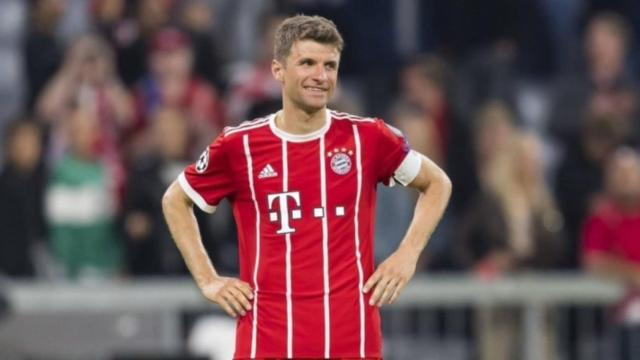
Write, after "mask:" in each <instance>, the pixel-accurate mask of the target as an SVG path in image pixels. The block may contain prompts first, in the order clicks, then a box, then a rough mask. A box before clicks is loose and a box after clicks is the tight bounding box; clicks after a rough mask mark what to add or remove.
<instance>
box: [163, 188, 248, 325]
mask: <svg viewBox="0 0 640 360" xmlns="http://www.w3.org/2000/svg"><path fill="white" fill-rule="evenodd" d="M162 210H163V212H164V216H165V219H166V221H167V224H168V226H169V230H170V231H171V235H172V236H173V239H174V241H175V243H176V245H177V246H178V249H179V250H180V253H181V254H182V257H183V258H184V260H185V262H186V264H187V267H188V268H189V271H190V272H191V275H192V276H193V278H194V280H195V281H196V284H197V285H198V287H199V288H200V291H202V294H203V295H204V296H205V297H206V298H207V299H209V300H210V301H212V302H214V303H216V304H218V305H220V307H222V308H223V309H224V311H226V312H227V313H228V314H229V315H231V316H232V317H236V316H237V315H238V314H241V315H243V316H244V315H245V314H246V311H248V310H251V304H250V303H249V300H251V299H252V298H253V292H252V290H251V287H250V286H249V284H247V283H246V282H243V281H240V280H239V279H235V278H228V277H223V276H220V275H218V273H217V272H216V269H215V268H214V267H213V264H211V260H210V259H209V255H208V254H207V251H206V250H205V248H204V246H203V245H202V239H201V238H200V231H199V229H198V223H197V222H196V218H195V216H194V214H193V202H192V201H191V199H189V197H188V196H187V194H186V193H185V192H184V190H182V188H181V187H180V185H179V184H178V182H177V181H176V182H174V183H173V184H171V186H169V189H167V191H166V193H165V194H164V196H163V198H162Z"/></svg>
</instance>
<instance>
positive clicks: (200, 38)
mask: <svg viewBox="0 0 640 360" xmlns="http://www.w3.org/2000/svg"><path fill="white" fill-rule="evenodd" d="M179 13H180V18H179V21H178V22H179V24H180V27H181V28H182V29H183V30H184V31H185V33H186V34H187V36H188V37H189V39H190V41H191V46H192V48H193V72H194V73H195V74H197V75H198V76H200V77H202V79H204V80H206V81H207V82H208V83H209V84H212V85H214V87H217V88H220V87H222V86H223V85H224V84H223V81H222V78H221V73H222V69H221V67H222V54H221V52H220V46H219V45H218V43H217V40H216V37H215V36H214V33H215V24H214V19H215V15H216V14H215V11H214V9H213V7H212V6H211V5H210V2H208V1H207V0H187V1H181V2H180V10H179Z"/></svg>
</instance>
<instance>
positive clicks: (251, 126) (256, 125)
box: [224, 117, 269, 136]
mask: <svg viewBox="0 0 640 360" xmlns="http://www.w3.org/2000/svg"><path fill="white" fill-rule="evenodd" d="M267 124H269V118H268V117H266V118H260V119H258V120H254V121H250V122H248V123H246V124H245V123H243V124H240V125H238V126H236V127H229V128H225V129H224V136H227V135H231V134H233V133H237V132H240V131H245V130H251V129H256V128H259V127H262V126H265V125H267Z"/></svg>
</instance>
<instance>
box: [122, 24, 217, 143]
mask: <svg viewBox="0 0 640 360" xmlns="http://www.w3.org/2000/svg"><path fill="white" fill-rule="evenodd" d="M150 51H151V52H150V54H149V65H150V68H149V72H148V73H147V74H146V75H145V76H144V77H143V78H142V79H141V80H140V81H139V82H138V84H137V85H136V87H135V92H134V94H135V103H136V120H135V122H136V123H135V133H136V141H137V140H140V136H141V135H143V134H144V132H145V129H147V128H148V127H149V126H150V125H151V122H152V121H153V119H154V115H155V113H156V112H157V111H158V110H159V109H161V108H163V107H172V108H175V109H179V110H180V111H183V112H184V113H185V116H186V121H187V122H188V124H189V128H190V131H191V132H192V133H193V134H196V137H195V138H194V139H193V140H194V141H193V142H192V143H191V145H192V147H193V148H191V149H190V151H193V152H194V154H195V152H199V151H201V150H200V149H202V148H204V147H205V146H206V144H208V143H209V142H210V141H211V139H212V138H214V137H215V135H216V134H217V133H218V132H219V131H221V130H222V128H223V127H224V126H225V123H226V120H225V116H224V113H225V111H224V108H223V104H222V102H221V101H220V98H219V96H218V93H217V91H216V89H214V88H213V87H212V86H211V85H210V84H208V83H206V82H205V81H204V80H202V78H200V77H199V76H197V75H195V74H194V73H193V56H194V55H193V50H192V48H191V43H190V41H189V38H187V36H186V35H185V34H184V33H183V32H181V31H180V30H178V29H177V28H164V29H162V30H161V31H159V32H158V33H157V34H156V35H155V36H154V38H153V42H152V44H151V50H150ZM138 151H139V148H138Z"/></svg>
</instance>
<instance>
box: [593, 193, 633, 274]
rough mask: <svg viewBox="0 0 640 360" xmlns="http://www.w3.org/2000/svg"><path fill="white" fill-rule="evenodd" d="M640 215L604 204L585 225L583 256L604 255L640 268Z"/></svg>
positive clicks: (613, 205) (607, 203) (608, 203)
mask: <svg viewBox="0 0 640 360" xmlns="http://www.w3.org/2000/svg"><path fill="white" fill-rule="evenodd" d="M638 234H640V212H639V211H638V210H635V211H630V212H624V211H622V210H620V209H619V208H618V207H617V206H616V205H615V204H614V203H613V202H606V203H603V204H601V205H600V206H599V207H598V208H597V210H596V211H595V212H594V213H593V214H591V216H589V218H587V220H586V221H585V223H584V226H583V240H582V253H583V256H588V255H590V254H592V253H603V254H608V255H612V256H616V257H618V258H620V259H623V260H626V261H629V262H632V263H636V264H639V265H640V242H639V241H638Z"/></svg>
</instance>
